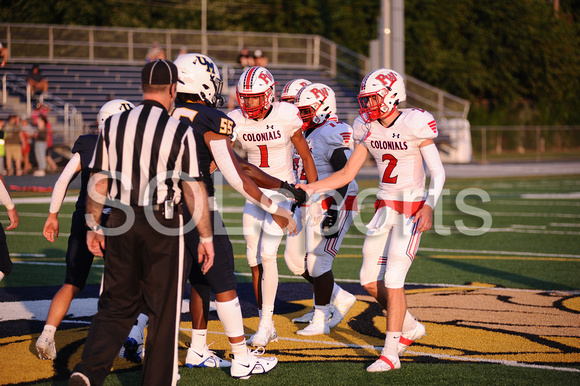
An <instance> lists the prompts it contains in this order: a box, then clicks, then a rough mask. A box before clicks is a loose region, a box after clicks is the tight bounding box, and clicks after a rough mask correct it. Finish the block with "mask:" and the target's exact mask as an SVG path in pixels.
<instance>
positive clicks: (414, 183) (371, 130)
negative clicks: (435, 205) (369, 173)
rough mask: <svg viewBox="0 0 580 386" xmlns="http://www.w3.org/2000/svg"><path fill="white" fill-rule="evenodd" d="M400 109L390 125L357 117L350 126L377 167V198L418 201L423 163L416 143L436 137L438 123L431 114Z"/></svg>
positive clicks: (421, 192)
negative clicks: (398, 114)
mask: <svg viewBox="0 0 580 386" xmlns="http://www.w3.org/2000/svg"><path fill="white" fill-rule="evenodd" d="M400 112H401V115H400V116H399V117H398V118H397V119H396V120H395V122H393V123H392V124H391V126H389V127H384V126H383V125H381V124H380V123H379V122H378V121H373V122H371V123H365V122H364V120H363V119H362V118H361V117H360V116H359V117H358V118H357V119H356V120H355V122H354V126H353V128H354V139H355V142H356V143H358V144H360V145H362V146H364V147H366V148H367V149H368V151H369V153H370V154H371V155H372V156H373V158H374V159H375V162H376V164H377V168H378V170H379V189H380V191H379V193H378V194H377V198H378V199H380V200H387V201H398V202H420V201H423V200H424V196H425V166H424V164H423V157H422V156H421V152H420V150H419V145H420V144H421V143H422V142H423V141H425V140H427V139H433V138H435V137H437V135H438V131H437V124H436V122H435V118H433V115H431V114H430V113H428V112H426V111H424V110H421V109H401V110H400ZM388 206H391V205H390V204H388ZM395 209H396V208H395Z"/></svg>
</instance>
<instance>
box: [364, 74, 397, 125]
mask: <svg viewBox="0 0 580 386" xmlns="http://www.w3.org/2000/svg"><path fill="white" fill-rule="evenodd" d="M406 99H407V94H406V93H405V83H404V82H403V77H402V76H401V75H400V74H399V73H397V72H395V71H393V70H389V69H386V68H381V69H380V70H375V71H373V72H371V73H370V74H368V75H367V76H365V78H364V79H363V81H362V83H361V85H360V92H359V94H358V103H359V105H360V110H359V112H360V115H361V117H362V118H363V119H364V121H365V122H367V123H370V122H372V121H376V120H377V119H379V118H381V117H382V118H386V117H388V116H389V115H390V114H391V113H392V112H393V111H394V110H395V107H396V106H398V105H399V103H401V102H403V101H405V100H406Z"/></svg>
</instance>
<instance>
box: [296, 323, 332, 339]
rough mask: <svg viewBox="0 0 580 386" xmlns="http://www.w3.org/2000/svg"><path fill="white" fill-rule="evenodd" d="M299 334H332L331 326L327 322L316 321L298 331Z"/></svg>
mask: <svg viewBox="0 0 580 386" xmlns="http://www.w3.org/2000/svg"><path fill="white" fill-rule="evenodd" d="M296 333H297V334H298V335H304V336H312V335H324V334H330V326H329V325H328V322H327V323H314V322H310V324H309V325H308V326H307V327H306V328H305V329H303V330H298V331H296Z"/></svg>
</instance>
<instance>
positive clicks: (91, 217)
mask: <svg viewBox="0 0 580 386" xmlns="http://www.w3.org/2000/svg"><path fill="white" fill-rule="evenodd" d="M108 187H109V180H108V178H107V176H105V175H104V174H100V173H96V174H93V175H92V177H91V179H90V180H89V185H88V188H87V214H86V216H85V221H86V223H87V225H88V226H89V227H90V228H96V227H98V226H99V225H100V224H101V214H102V213H103V208H104V206H105V200H106V198H107V190H108Z"/></svg>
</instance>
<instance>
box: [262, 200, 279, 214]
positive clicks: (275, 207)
mask: <svg viewBox="0 0 580 386" xmlns="http://www.w3.org/2000/svg"><path fill="white" fill-rule="evenodd" d="M265 210H266V212H268V213H270V214H274V213H276V211H277V210H278V204H276V203H275V202H274V201H272V205H270V206H269V207H267V208H266V209H265Z"/></svg>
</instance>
